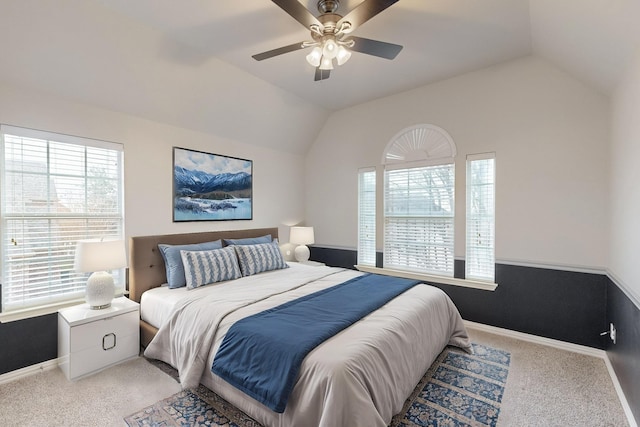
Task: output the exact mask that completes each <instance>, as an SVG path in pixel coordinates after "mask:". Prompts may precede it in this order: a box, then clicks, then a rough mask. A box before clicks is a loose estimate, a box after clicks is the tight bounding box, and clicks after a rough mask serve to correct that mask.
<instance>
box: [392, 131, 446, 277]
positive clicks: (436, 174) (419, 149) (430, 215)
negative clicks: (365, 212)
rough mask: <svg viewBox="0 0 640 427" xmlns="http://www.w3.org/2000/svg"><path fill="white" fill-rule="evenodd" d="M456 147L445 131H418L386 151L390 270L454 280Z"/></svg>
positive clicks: (400, 138) (405, 135)
mask: <svg viewBox="0 0 640 427" xmlns="http://www.w3.org/2000/svg"><path fill="white" fill-rule="evenodd" d="M456 152H457V150H456V145H455V143H454V142H453V139H452V138H451V136H450V135H449V134H448V133H447V131H445V130H444V129H442V128H440V127H437V126H433V125H426V124H425V125H417V126H412V127H410V128H407V129H404V130H402V131H401V132H399V133H398V134H396V136H394V137H393V138H392V139H391V141H390V142H389V144H388V145H387V147H386V149H385V150H384V153H383V157H382V162H383V164H384V167H385V172H384V174H385V179H384V258H383V260H384V261H383V266H384V267H385V268H391V269H398V270H407V271H415V272H419V273H429V274H437V275H441V276H449V277H453V268H454V222H455V165H454V158H455V155H456Z"/></svg>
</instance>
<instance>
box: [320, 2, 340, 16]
mask: <svg viewBox="0 0 640 427" xmlns="http://www.w3.org/2000/svg"><path fill="white" fill-rule="evenodd" d="M338 6H340V2H339V1H338V0H318V12H320V13H322V14H324V13H333V12H335V11H336V10H338Z"/></svg>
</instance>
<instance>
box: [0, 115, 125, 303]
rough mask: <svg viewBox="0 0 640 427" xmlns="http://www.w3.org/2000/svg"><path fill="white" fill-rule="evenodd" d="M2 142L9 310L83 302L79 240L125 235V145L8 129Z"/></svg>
mask: <svg viewBox="0 0 640 427" xmlns="http://www.w3.org/2000/svg"><path fill="white" fill-rule="evenodd" d="M0 137H1V141H0V142H1V143H2V146H1V147H0V160H1V161H0V176H1V178H2V185H1V187H0V192H1V193H2V194H1V196H2V198H1V209H0V217H1V227H2V242H1V246H0V251H1V255H2V257H1V260H2V263H1V267H2V311H3V312H6V311H11V310H15V309H21V308H27V307H34V306H39V305H45V304H51V303H55V302H59V301H65V300H71V299H75V298H78V297H82V295H84V287H85V284H86V278H87V276H88V274H80V273H75V272H74V271H73V262H74V255H75V245H76V242H77V241H78V240H80V239H89V238H100V237H118V238H122V236H123V212H124V209H123V202H122V200H123V188H122V186H123V167H122V162H123V152H122V151H123V150H122V145H120V144H114V143H108V142H103V141H96V140H90V139H83V138H77V137H71V136H67V135H58V134H53V133H48V132H41V131H33V130H29V129H22V128H16V127H10V126H5V125H2V126H0ZM113 273H114V279H115V280H116V284H117V285H119V286H120V287H121V288H123V287H124V270H119V271H114V272H113Z"/></svg>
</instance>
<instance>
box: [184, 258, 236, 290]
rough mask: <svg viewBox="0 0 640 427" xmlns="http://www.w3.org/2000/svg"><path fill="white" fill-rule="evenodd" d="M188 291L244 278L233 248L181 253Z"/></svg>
mask: <svg viewBox="0 0 640 427" xmlns="http://www.w3.org/2000/svg"><path fill="white" fill-rule="evenodd" d="M180 255H181V256H182V262H183V264H184V276H185V280H186V282H187V289H195V288H197V287H199V286H204V285H208V284H210V283H216V282H224V281H225V280H233V279H237V278H239V277H242V274H241V273H240V267H238V258H237V257H236V253H235V251H234V250H233V248H222V249H213V250H211V251H180Z"/></svg>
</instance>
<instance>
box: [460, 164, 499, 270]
mask: <svg viewBox="0 0 640 427" xmlns="http://www.w3.org/2000/svg"><path fill="white" fill-rule="evenodd" d="M465 269H466V277H467V278H468V279H476V280H488V281H494V280H495V155H494V154H493V153H490V154H484V155H473V156H468V157H467V245H466V257H465Z"/></svg>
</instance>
